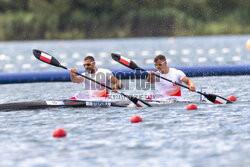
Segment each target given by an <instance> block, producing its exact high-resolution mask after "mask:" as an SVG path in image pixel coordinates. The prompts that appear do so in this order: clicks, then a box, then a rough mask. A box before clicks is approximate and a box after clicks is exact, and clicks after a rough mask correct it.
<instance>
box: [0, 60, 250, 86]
mask: <svg viewBox="0 0 250 167" xmlns="http://www.w3.org/2000/svg"><path fill="white" fill-rule="evenodd" d="M175 68H177V69H180V70H182V71H183V72H184V73H185V74H186V75H187V76H189V77H199V76H223V75H250V65H220V66H196V67H175ZM146 70H148V71H150V70H152V71H155V68H151V69H149V68H147V69H146ZM111 71H112V72H113V73H114V75H115V76H116V77H117V78H119V79H129V78H146V76H147V73H145V72H141V71H136V72H135V71H133V70H130V69H121V70H111ZM79 72H82V71H79ZM67 81H70V75H69V71H47V72H26V73H0V84H10V83H29V82H67Z"/></svg>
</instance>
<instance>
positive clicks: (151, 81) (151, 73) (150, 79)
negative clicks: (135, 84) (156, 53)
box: [147, 71, 155, 83]
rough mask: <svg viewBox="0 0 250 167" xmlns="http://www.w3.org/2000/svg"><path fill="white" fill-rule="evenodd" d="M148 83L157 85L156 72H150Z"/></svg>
mask: <svg viewBox="0 0 250 167" xmlns="http://www.w3.org/2000/svg"><path fill="white" fill-rule="evenodd" d="M147 82H150V83H155V72H154V71H149V72H148V77H147Z"/></svg>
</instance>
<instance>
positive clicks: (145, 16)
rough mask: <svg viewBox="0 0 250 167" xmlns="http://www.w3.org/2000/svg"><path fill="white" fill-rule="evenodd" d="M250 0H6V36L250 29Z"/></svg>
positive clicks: (1, 27)
mask: <svg viewBox="0 0 250 167" xmlns="http://www.w3.org/2000/svg"><path fill="white" fill-rule="evenodd" d="M249 17H250V3H249V0H1V1H0V40H37V39H84V38H124V37H144V36H182V35H216V34H247V33H250V19H249Z"/></svg>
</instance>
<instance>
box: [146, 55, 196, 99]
mask: <svg viewBox="0 0 250 167" xmlns="http://www.w3.org/2000/svg"><path fill="white" fill-rule="evenodd" d="M154 64H155V67H156V69H157V72H154V71H149V75H148V77H147V81H148V82H150V83H155V86H156V89H157V90H158V91H159V92H161V93H160V94H161V95H162V96H163V97H167V96H168V97H169V96H171V97H172V96H176V97H181V96H182V88H181V87H180V86H178V85H176V84H174V83H171V82H169V81H166V80H163V79H160V78H158V77H157V78H156V76H155V74H158V75H160V76H162V77H164V78H167V79H169V80H171V81H173V82H177V83H180V84H182V82H184V83H185V84H187V85H188V87H189V90H190V91H195V90H196V88H195V85H194V82H193V81H192V80H191V79H189V78H188V77H187V76H186V75H185V74H184V73H183V72H182V71H181V70H177V69H175V68H170V67H168V65H167V61H166V57H165V56H163V55H158V56H156V57H155V59H154Z"/></svg>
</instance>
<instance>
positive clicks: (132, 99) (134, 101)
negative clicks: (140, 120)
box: [128, 96, 152, 107]
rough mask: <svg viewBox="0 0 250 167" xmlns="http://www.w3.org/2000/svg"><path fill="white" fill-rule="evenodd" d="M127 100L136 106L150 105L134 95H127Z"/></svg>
mask: <svg viewBox="0 0 250 167" xmlns="http://www.w3.org/2000/svg"><path fill="white" fill-rule="evenodd" d="M128 98H129V100H131V101H132V102H133V103H134V104H135V105H136V106H137V107H152V106H151V105H150V104H149V103H147V102H145V101H143V100H141V99H137V98H135V97H132V96H129V97H128Z"/></svg>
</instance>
